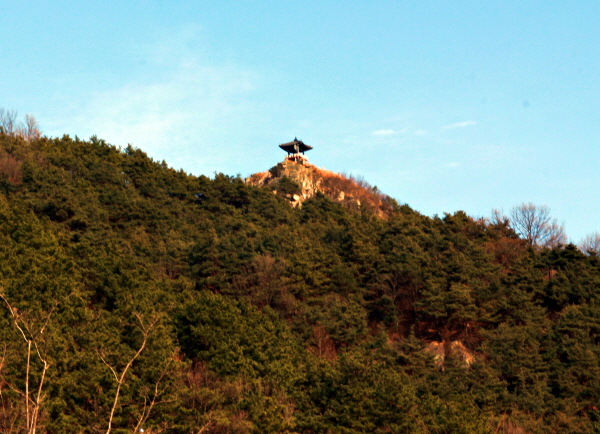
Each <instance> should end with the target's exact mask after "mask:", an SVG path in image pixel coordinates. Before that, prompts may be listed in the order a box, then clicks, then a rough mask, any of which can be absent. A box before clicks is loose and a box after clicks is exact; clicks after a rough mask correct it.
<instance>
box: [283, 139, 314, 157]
mask: <svg viewBox="0 0 600 434" xmlns="http://www.w3.org/2000/svg"><path fill="white" fill-rule="evenodd" d="M294 145H298V152H306V151H310V150H311V149H312V146H308V145H305V144H304V143H302V142H289V143H282V144H281V145H279V147H280V148H281V149H283V150H284V151H286V152H288V153H290V154H295V153H296V150H295V149H294Z"/></svg>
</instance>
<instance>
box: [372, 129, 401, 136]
mask: <svg viewBox="0 0 600 434" xmlns="http://www.w3.org/2000/svg"><path fill="white" fill-rule="evenodd" d="M371 134H372V135H373V136H393V135H394V134H397V131H395V130H391V129H389V130H377V131H373V132H372V133H371Z"/></svg>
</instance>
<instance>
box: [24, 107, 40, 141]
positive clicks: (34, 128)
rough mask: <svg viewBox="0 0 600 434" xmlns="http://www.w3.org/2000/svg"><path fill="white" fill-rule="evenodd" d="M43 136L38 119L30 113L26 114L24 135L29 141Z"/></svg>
mask: <svg viewBox="0 0 600 434" xmlns="http://www.w3.org/2000/svg"><path fill="white" fill-rule="evenodd" d="M41 136H42V132H41V131H40V128H39V125H38V122H37V120H36V119H35V118H34V117H33V115H30V114H29V113H28V114H26V115H25V125H24V127H23V137H24V138H25V140H27V141H28V142H30V141H32V140H37V139H39V138H40V137H41Z"/></svg>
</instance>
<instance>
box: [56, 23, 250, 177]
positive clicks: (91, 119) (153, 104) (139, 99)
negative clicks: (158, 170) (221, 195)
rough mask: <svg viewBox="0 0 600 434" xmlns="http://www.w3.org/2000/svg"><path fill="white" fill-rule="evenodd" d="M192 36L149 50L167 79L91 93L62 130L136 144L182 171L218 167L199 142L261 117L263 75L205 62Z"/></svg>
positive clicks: (151, 59)
mask: <svg viewBox="0 0 600 434" xmlns="http://www.w3.org/2000/svg"><path fill="white" fill-rule="evenodd" d="M188 33H189V32H187V33H186V32H184V34H183V35H182V36H181V38H178V39H177V38H175V40H171V41H167V42H164V41H163V42H162V43H160V44H157V45H156V49H155V51H152V50H149V52H148V53H146V59H147V60H148V62H150V63H152V64H153V65H154V67H158V69H159V70H160V71H161V73H162V74H161V75H160V77H156V78H150V79H148V78H146V79H144V80H140V82H135V80H134V78H133V77H132V78H131V81H130V82H129V83H126V84H123V85H122V86H120V87H117V88H113V89H111V90H109V91H103V92H99V91H95V92H91V93H90V94H89V95H87V100H86V101H84V102H79V104H78V106H77V107H76V110H77V112H76V113H73V114H72V115H71V116H68V122H69V124H68V125H57V128H59V129H60V130H62V131H65V130H66V131H74V132H75V134H78V135H79V136H81V137H83V138H87V137H89V136H90V135H93V134H96V135H98V136H99V137H101V138H103V139H105V140H106V141H107V142H109V143H112V144H114V145H119V146H125V145H127V144H128V143H132V144H133V145H134V146H136V147H140V148H142V149H144V151H146V152H148V153H149V154H150V155H152V156H153V157H155V158H157V159H166V160H167V161H169V163H170V164H172V165H175V166H178V167H182V166H187V167H189V166H190V165H191V164H190V160H191V159H197V160H198V164H200V162H202V165H203V166H207V167H211V164H210V162H209V161H208V160H209V159H210V158H211V156H214V155H215V153H207V152H199V150H198V149H197V148H198V145H200V146H211V145H214V142H215V141H219V140H218V139H219V138H220V137H222V136H223V135H225V134H227V130H228V128H229V126H230V125H235V124H239V123H238V122H236V120H238V119H244V120H245V121H244V122H248V123H251V122H252V119H253V118H254V117H256V116H259V115H258V114H257V110H256V107H254V104H253V103H252V102H251V101H250V95H251V94H252V92H253V90H254V88H255V87H256V83H257V81H258V77H257V75H256V74H254V73H253V72H251V71H245V70H242V69H241V68H238V67H236V66H235V65H215V63H214V62H207V61H205V60H203V59H202V58H201V56H198V55H196V54H195V53H193V52H191V51H189V50H188V49H187V48H186V47H188V46H189V45H190V38H193V37H194V36H193V34H192V35H189V34H188ZM169 45H170V46H171V48H172V49H171V50H169V49H167V48H168V47H167V46H169ZM174 53H176V54H174ZM161 63H162V64H165V68H163V69H161V68H160V64H161ZM221 154H226V153H219V155H221ZM212 166H213V167H214V165H212ZM208 170H209V171H210V169H208Z"/></svg>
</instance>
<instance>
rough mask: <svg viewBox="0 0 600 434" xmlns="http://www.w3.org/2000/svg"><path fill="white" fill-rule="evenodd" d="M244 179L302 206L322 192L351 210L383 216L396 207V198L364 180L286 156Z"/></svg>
mask: <svg viewBox="0 0 600 434" xmlns="http://www.w3.org/2000/svg"><path fill="white" fill-rule="evenodd" d="M246 183H247V184H248V185H253V186H257V187H265V188H268V189H270V190H271V191H272V192H273V193H274V194H276V195H278V196H280V197H281V198H283V199H285V200H288V201H289V202H290V204H291V205H292V206H293V207H297V206H298V207H301V206H302V203H303V202H304V201H306V200H307V199H310V198H311V197H314V196H315V195H317V194H324V195H326V196H327V197H329V198H330V199H331V200H333V201H335V202H338V203H340V204H342V205H343V206H344V207H345V208H347V209H349V210H351V211H354V212H358V211H361V210H362V211H369V212H372V213H374V214H375V215H377V216H379V217H383V218H387V217H389V216H390V215H391V213H392V212H393V210H394V209H395V208H397V207H398V205H397V203H396V201H394V200H393V199H392V198H390V197H389V196H387V195H385V194H383V193H381V192H380V191H378V190H377V188H374V187H371V186H370V185H369V184H368V183H366V182H365V181H362V180H358V179H356V178H353V177H349V176H344V175H342V174H339V173H335V172H332V171H330V170H326V169H323V168H318V167H316V166H315V165H313V164H310V163H309V162H308V161H305V160H300V161H294V160H290V159H288V158H286V159H284V160H283V162H281V163H278V164H277V165H276V166H274V167H272V168H271V169H269V170H268V171H266V172H259V173H255V174H253V175H251V176H250V177H248V178H246Z"/></svg>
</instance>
